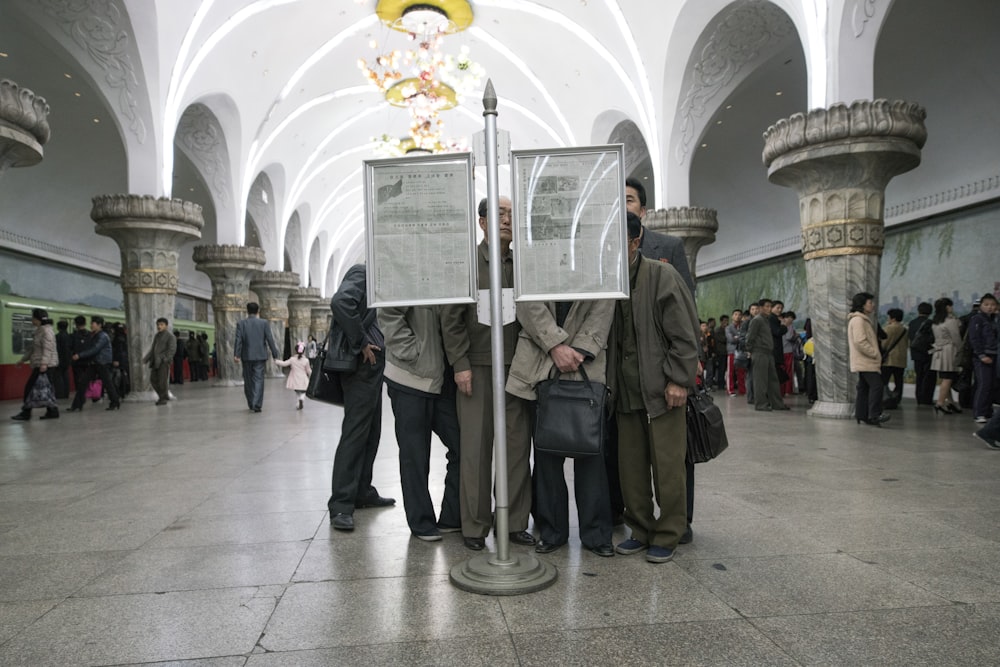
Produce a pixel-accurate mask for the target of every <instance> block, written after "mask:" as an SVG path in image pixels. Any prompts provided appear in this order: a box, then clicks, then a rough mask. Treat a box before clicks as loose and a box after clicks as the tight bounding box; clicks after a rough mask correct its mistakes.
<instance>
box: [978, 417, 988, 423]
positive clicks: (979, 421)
mask: <svg viewBox="0 0 1000 667" xmlns="http://www.w3.org/2000/svg"><path fill="white" fill-rule="evenodd" d="M988 421H989V419H987V418H986V417H976V423H977V424H985V423H986V422H988Z"/></svg>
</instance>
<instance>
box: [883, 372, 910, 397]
mask: <svg viewBox="0 0 1000 667" xmlns="http://www.w3.org/2000/svg"><path fill="white" fill-rule="evenodd" d="M904 370H905V369H903V368H900V367H899V366H883V367H882V385H883V386H884V387H885V388H886V389H888V388H889V381H890V380H891V381H892V396H893V397H894V398H902V397H903V371H904Z"/></svg>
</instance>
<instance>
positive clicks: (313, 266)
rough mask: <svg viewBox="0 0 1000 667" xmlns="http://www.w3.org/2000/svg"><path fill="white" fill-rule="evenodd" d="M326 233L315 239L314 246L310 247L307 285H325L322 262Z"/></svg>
mask: <svg viewBox="0 0 1000 667" xmlns="http://www.w3.org/2000/svg"><path fill="white" fill-rule="evenodd" d="M323 238H324V235H320V236H317V237H316V238H315V239H313V242H312V247H310V248H309V275H308V276H306V287H323V267H322V264H321V263H320V262H321V260H320V256H321V252H322V250H321V247H320V245H321V242H322V241H323Z"/></svg>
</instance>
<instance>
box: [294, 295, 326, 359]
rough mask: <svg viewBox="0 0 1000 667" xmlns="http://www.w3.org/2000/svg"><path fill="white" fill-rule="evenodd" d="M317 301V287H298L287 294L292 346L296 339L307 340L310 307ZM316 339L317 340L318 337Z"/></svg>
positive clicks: (310, 318) (310, 315)
mask: <svg viewBox="0 0 1000 667" xmlns="http://www.w3.org/2000/svg"><path fill="white" fill-rule="evenodd" d="M318 301H319V288H318V287H300V288H298V289H297V290H294V291H293V292H292V293H291V294H289V295H288V328H289V329H290V330H291V332H292V345H293V346H294V345H295V343H297V342H298V341H302V342H303V343H306V342H308V341H309V330H310V324H311V323H312V307H313V306H314V305H316V303H317V302H318ZM316 340H317V341H319V339H318V338H317V339H316ZM293 351H294V350H293Z"/></svg>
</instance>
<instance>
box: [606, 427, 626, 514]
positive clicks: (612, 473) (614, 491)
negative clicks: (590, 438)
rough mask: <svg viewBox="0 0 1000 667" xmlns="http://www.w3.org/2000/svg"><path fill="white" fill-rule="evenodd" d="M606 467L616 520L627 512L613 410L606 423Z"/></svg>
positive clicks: (612, 512) (609, 497)
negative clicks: (620, 473)
mask: <svg viewBox="0 0 1000 667" xmlns="http://www.w3.org/2000/svg"><path fill="white" fill-rule="evenodd" d="M604 428H605V429H607V431H606V432H605V434H604V469H605V471H606V472H607V476H608V500H609V503H610V507H611V517H612V520H614V519H615V518H617V517H620V516H621V515H622V514H624V513H625V500H624V499H622V481H621V477H620V476H619V474H618V420H617V419H616V418H615V413H614V412H612V413H611V416H610V417H608V420H607V422H606V423H605V425H604Z"/></svg>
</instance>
